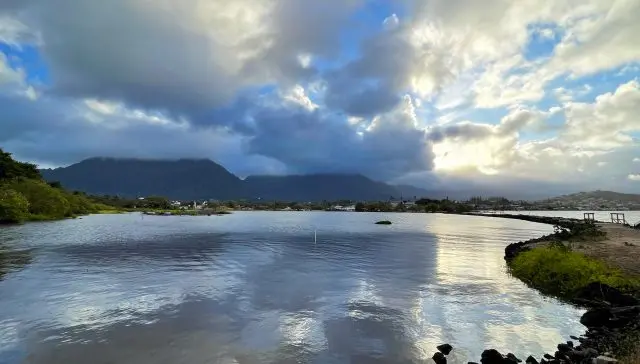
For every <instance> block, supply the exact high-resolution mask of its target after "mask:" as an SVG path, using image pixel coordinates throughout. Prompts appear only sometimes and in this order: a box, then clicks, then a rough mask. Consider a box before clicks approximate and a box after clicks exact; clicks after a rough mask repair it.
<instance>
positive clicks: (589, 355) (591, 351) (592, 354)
mask: <svg viewBox="0 0 640 364" xmlns="http://www.w3.org/2000/svg"><path fill="white" fill-rule="evenodd" d="M583 351H584V352H585V353H586V355H587V358H595V357H597V356H598V350H596V349H592V348H586V349H584V350H583Z"/></svg>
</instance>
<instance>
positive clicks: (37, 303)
mask: <svg viewBox="0 0 640 364" xmlns="http://www.w3.org/2000/svg"><path fill="white" fill-rule="evenodd" d="M383 218H390V219H392V220H394V225H392V226H388V227H380V226H375V225H373V224H372V222H373V221H376V220H380V219H383ZM56 226H57V227H56ZM56 229H62V230H66V231H68V233H64V232H60V231H57V230H56ZM546 229H548V227H546V226H543V225H538V224H532V223H527V222H521V221H510V220H504V219H489V218H486V219H483V218H470V217H463V216H445V215H418V214H406V215H405V214H392V215H388V216H385V215H377V214H341V213H238V214H234V215H231V216H228V218H227V217H225V218H224V219H221V218H217V219H216V218H211V219H209V218H202V219H198V218H196V219H189V218H187V219H184V218H171V217H159V218H156V219H145V220H144V221H141V220H140V219H139V217H137V216H126V215H125V216H116V217H112V216H111V217H102V216H92V217H88V218H85V219H83V220H81V221H74V222H64V223H62V224H60V225H45V226H44V228H43V230H40V231H39V230H37V229H33V230H28V229H26V228H25V227H20V228H19V229H18V230H15V229H14V230H12V231H10V232H8V233H7V232H4V233H5V234H10V235H11V234H13V235H12V236H13V237H14V238H15V237H18V236H19V237H20V239H17V240H16V239H14V243H15V244H14V245H16V246H23V247H32V248H33V247H37V248H35V250H34V252H33V254H34V256H35V257H37V259H35V260H34V262H33V263H32V264H31V265H29V266H28V267H27V268H26V269H24V270H23V271H22V272H21V274H20V277H19V279H16V278H15V275H9V276H7V278H6V279H5V280H4V281H2V282H0V306H1V307H3V310H2V311H0V342H3V344H0V362H8V363H19V362H28V363H71V362H85V361H86V358H92V360H91V362H95V363H114V362H117V363H125V364H126V363H211V362H220V363H227V362H228V363H270V362H272V363H287V362H296V363H301V362H303V363H372V362H373V363H397V362H406V363H413V362H424V360H426V359H427V358H429V357H430V356H431V354H432V353H433V351H434V349H435V346H436V345H437V344H441V343H442V342H445V341H446V342H450V343H452V344H453V345H454V346H455V347H456V349H457V350H456V352H455V355H454V357H453V360H452V361H453V362H466V360H467V359H468V358H470V357H473V358H474V359H477V356H478V355H479V353H480V352H481V351H482V350H483V349H484V348H485V347H486V346H495V347H496V348H497V349H499V350H507V349H508V350H513V351H515V352H516V354H525V352H526V354H529V352H532V353H535V352H536V351H540V352H541V351H543V350H544V349H547V350H550V348H553V347H554V346H555V344H556V343H557V342H556V341H555V340H556V338H557V337H560V338H562V337H565V338H566V337H567V336H568V335H569V334H576V333H579V332H580V328H579V325H578V324H577V319H578V317H579V312H578V311H576V310H575V309H573V308H571V307H568V306H565V305H562V304H559V303H557V302H555V301H553V300H547V299H544V298H542V297H540V296H539V295H538V294H537V293H535V292H534V291H532V290H530V289H529V288H527V287H526V286H524V285H523V284H521V283H520V282H518V281H516V280H513V279H511V278H510V277H509V276H507V275H506V274H505V273H504V263H503V260H502V254H503V249H504V246H505V245H506V244H507V243H508V242H511V241H515V240H522V239H526V238H528V237H532V236H537V235H541V233H543V232H546ZM314 230H318V232H319V233H318V242H317V243H314V241H313V232H314ZM102 233H104V234H102ZM45 235H46V237H47V238H44V236H45ZM52 236H53V237H56V238H54V239H52V238H51V237H52ZM39 238H40V239H41V240H44V239H46V240H47V242H46V244H44V243H41V244H40V245H38V243H37V242H38V239H39Z"/></svg>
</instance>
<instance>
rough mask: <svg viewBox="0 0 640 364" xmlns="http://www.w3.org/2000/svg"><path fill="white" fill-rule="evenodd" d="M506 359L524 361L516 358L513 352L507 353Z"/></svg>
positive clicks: (516, 361)
mask: <svg viewBox="0 0 640 364" xmlns="http://www.w3.org/2000/svg"><path fill="white" fill-rule="evenodd" d="M506 359H507V360H508V361H509V362H511V363H522V360H520V359H518V358H516V356H515V355H514V354H513V353H509V354H507V357H506Z"/></svg>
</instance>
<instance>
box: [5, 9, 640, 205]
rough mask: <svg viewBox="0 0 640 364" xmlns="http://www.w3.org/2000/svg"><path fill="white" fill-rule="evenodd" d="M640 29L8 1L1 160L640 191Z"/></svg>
mask: <svg viewBox="0 0 640 364" xmlns="http://www.w3.org/2000/svg"><path fill="white" fill-rule="evenodd" d="M638 34H640V0H579V1H578V0H518V1H515V0H513V1H510V0H483V1H476V0H395V1H391V0H388V1H384V0H369V1H367V0H323V1H316V0H234V1H227V0H110V1H104V0H84V1H81V2H80V1H76V0H2V1H0V148H3V149H4V150H6V151H8V152H11V153H13V154H14V156H15V157H16V158H18V159H20V160H25V161H30V162H33V163H37V164H38V165H40V166H42V167H58V166H66V165H69V164H72V163H75V162H78V161H80V160H82V159H86V158H90V157H96V156H102V157H133V158H163V159H164V158H167V159H169V158H170V159H177V158H210V159H212V160H214V161H216V162H218V163H220V164H222V165H223V166H225V167H226V168H227V169H229V170H230V171H231V172H233V173H235V174H237V175H239V176H241V177H245V176H248V175H252V174H302V173H317V172H322V173H325V172H332V173H335V172H338V173H343V172H348V173H362V174H364V175H366V176H369V177H371V178H374V179H376V180H381V181H386V182H392V183H403V184H413V185H416V186H420V187H426V188H449V189H465V188H485V187H486V188H488V187H491V188H494V189H495V188H499V189H504V190H505V191H507V190H508V191H528V190H539V191H547V192H548V193H549V194H553V193H555V192H568V191H572V190H573V191H575V190H591V189H610V190H616V191H621V192H636V193H640V80H639V76H640V42H639V41H638V36H637V35H638Z"/></svg>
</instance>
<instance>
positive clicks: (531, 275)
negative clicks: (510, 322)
mask: <svg viewBox="0 0 640 364" xmlns="http://www.w3.org/2000/svg"><path fill="white" fill-rule="evenodd" d="M509 268H510V272H511V274H513V275H514V276H516V277H518V278H520V279H522V280H523V281H525V282H527V283H529V284H531V285H533V286H534V287H536V288H537V289H539V290H540V291H542V292H543V293H547V294H551V295H555V296H559V297H563V298H568V299H570V298H572V297H573V295H574V294H575V293H576V292H577V291H578V290H579V289H580V288H583V287H585V286H586V285H588V284H589V283H592V282H601V283H605V284H607V285H609V286H611V287H615V288H617V289H619V290H621V291H626V292H629V291H633V290H636V289H639V288H640V280H638V279H635V278H630V277H627V276H625V275H623V274H622V273H621V272H620V271H619V270H617V269H613V268H611V267H609V266H607V265H606V264H605V263H602V262H599V261H597V260H594V259H591V258H589V257H587V256H585V255H583V254H580V253H576V252H572V251H570V250H568V249H567V248H564V247H559V246H555V245H554V246H548V247H538V248H534V249H531V250H529V251H525V252H522V253H520V254H518V255H517V256H516V257H515V259H513V260H512V261H511V263H510V265H509Z"/></svg>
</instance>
